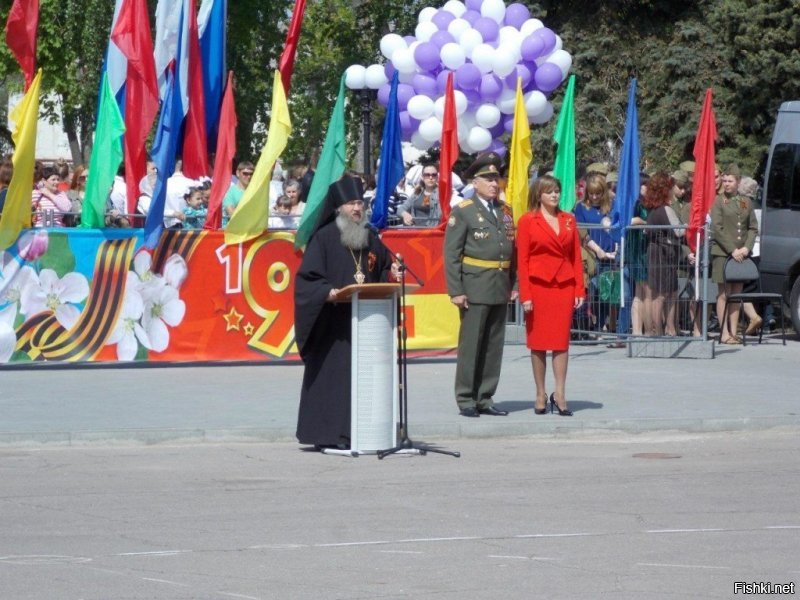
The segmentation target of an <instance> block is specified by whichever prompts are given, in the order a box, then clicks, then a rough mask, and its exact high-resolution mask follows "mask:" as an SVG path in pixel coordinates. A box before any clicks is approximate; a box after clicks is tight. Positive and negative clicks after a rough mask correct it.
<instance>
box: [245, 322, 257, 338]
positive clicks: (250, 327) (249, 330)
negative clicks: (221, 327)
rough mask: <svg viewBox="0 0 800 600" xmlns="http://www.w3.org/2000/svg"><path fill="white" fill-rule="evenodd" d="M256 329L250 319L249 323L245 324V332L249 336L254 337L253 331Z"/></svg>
mask: <svg viewBox="0 0 800 600" xmlns="http://www.w3.org/2000/svg"><path fill="white" fill-rule="evenodd" d="M255 329H256V328H255V327H253V324H252V323H251V322H250V321H248V322H247V323H245V324H244V334H245V335H246V336H247V337H252V336H253V332H254V331H255Z"/></svg>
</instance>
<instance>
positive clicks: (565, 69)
mask: <svg viewBox="0 0 800 600" xmlns="http://www.w3.org/2000/svg"><path fill="white" fill-rule="evenodd" d="M547 62H549V63H553V64H554V65H556V66H557V67H558V68H559V69H561V73H562V74H563V75H564V77H566V76H567V73H569V70H570V68H572V56H570V53H569V52H567V51H566V50H556V51H555V52H553V53H552V54H551V55H550V56H549V57H547Z"/></svg>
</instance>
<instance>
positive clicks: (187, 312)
mask: <svg viewBox="0 0 800 600" xmlns="http://www.w3.org/2000/svg"><path fill="white" fill-rule="evenodd" d="M382 237H383V239H384V241H385V242H386V244H387V245H388V246H389V247H390V248H391V249H392V250H393V251H394V252H398V253H400V254H402V255H403V257H404V259H405V261H406V263H407V264H408V265H409V267H410V269H411V270H413V271H414V272H415V273H416V274H417V275H419V277H420V278H422V280H423V282H424V286H422V287H419V288H415V289H414V290H413V292H412V293H410V294H409V295H408V298H407V309H406V323H407V325H408V348H409V350H411V351H424V352H427V353H431V352H433V353H439V352H447V351H450V350H452V349H453V348H454V347H455V346H456V344H457V336H458V312H457V310H456V309H455V307H453V306H452V304H451V303H450V302H449V298H448V296H447V289H446V284H445V279H444V269H443V266H444V264H443V259H442V251H441V249H442V242H443V239H442V238H443V234H442V232H439V231H436V230H424V231H420V230H387V231H385V232H384V234H383V236H382ZM301 260H302V253H301V252H300V251H297V250H295V248H294V232H293V231H273V232H269V233H265V234H264V235H262V236H260V237H258V238H256V239H254V240H251V241H248V242H246V243H244V244H235V245H228V246H226V245H225V239H224V233H223V232H222V231H204V230H184V231H166V232H165V233H164V234H163V235H162V237H161V239H160V243H159V244H158V246H157V247H156V248H155V250H153V251H152V252H150V251H147V250H146V249H144V248H143V233H142V230H140V229H133V230H123V229H117V230H90V229H51V230H45V229H38V230H26V231H25V232H23V234H22V235H21V236H20V238H19V240H17V243H16V244H15V245H13V246H12V247H11V248H9V250H8V251H7V252H4V253H3V254H2V259H1V262H0V268H1V269H2V270H1V271H0V364H2V363H22V362H30V361H49V362H115V361H145V362H192V361H211V362H214V361H256V362H267V361H271V360H277V359H284V360H285V359H289V360H293V359H297V358H298V356H297V347H296V344H295V341H294V274H295V273H296V272H297V269H298V267H299V266H300V262H301ZM408 282H409V283H414V282H413V278H411V277H409V279H408Z"/></svg>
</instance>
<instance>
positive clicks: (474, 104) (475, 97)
mask: <svg viewBox="0 0 800 600" xmlns="http://www.w3.org/2000/svg"><path fill="white" fill-rule="evenodd" d="M462 92H463V93H464V95H465V96H466V97H467V110H475V109H476V108H478V107H479V106H480V105H481V104H483V100H481V95H480V94H479V93H478V91H477V90H462Z"/></svg>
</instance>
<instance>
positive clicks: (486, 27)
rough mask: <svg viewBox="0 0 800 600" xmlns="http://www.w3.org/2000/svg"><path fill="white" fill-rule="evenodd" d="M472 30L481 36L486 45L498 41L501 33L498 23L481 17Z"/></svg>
mask: <svg viewBox="0 0 800 600" xmlns="http://www.w3.org/2000/svg"><path fill="white" fill-rule="evenodd" d="M472 28H473V29H474V30H475V31H477V32H478V33H480V34H481V37H483V41H484V42H486V43H489V42H491V41H494V40H496V39H497V34H498V33H500V27H499V26H498V25H497V21H495V20H494V19H490V18H489V17H480V18H479V19H477V20H476V21H475V23H473V24H472Z"/></svg>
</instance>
